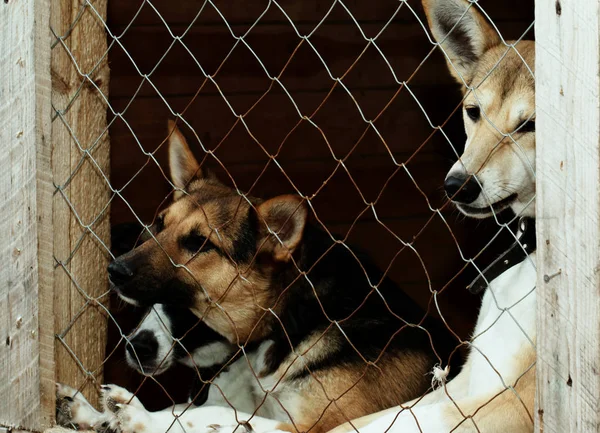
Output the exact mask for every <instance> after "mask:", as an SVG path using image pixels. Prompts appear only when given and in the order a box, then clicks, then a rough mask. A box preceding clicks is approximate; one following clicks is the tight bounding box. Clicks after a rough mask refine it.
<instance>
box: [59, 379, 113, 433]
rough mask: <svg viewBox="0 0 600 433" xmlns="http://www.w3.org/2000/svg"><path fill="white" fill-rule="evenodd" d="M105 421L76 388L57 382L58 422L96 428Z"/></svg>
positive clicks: (77, 426) (81, 427) (78, 427)
mask: <svg viewBox="0 0 600 433" xmlns="http://www.w3.org/2000/svg"><path fill="white" fill-rule="evenodd" d="M103 422H104V417H103V414H102V413H100V412H98V411H97V410H96V409H94V407H93V406H92V405H91V404H90V403H89V402H88V401H87V400H86V399H85V397H84V396H83V395H82V394H81V393H80V392H79V391H77V390H76V389H73V388H71V387H69V386H67V385H63V384H61V383H57V384H56V423H57V424H58V425H60V426H62V427H67V428H76V429H81V430H89V429H96V428H98V427H100V426H101V425H102V423H103Z"/></svg>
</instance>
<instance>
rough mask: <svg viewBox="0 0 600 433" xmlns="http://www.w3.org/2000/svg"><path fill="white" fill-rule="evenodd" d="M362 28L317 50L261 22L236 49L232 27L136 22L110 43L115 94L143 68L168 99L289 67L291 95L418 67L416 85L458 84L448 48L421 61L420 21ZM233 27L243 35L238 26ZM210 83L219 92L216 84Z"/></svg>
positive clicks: (335, 35)
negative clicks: (370, 40)
mask: <svg viewBox="0 0 600 433" xmlns="http://www.w3.org/2000/svg"><path fill="white" fill-rule="evenodd" d="M530 24H531V22H522V21H516V20H515V21H510V22H506V23H504V24H503V25H502V26H501V27H502V31H503V34H504V35H505V36H506V35H509V34H511V35H514V36H515V37H518V36H520V35H521V33H522V32H523V31H524V30H525V29H527V27H528V26H529V25H530ZM361 29H362V31H363V32H364V33H365V36H363V35H362V34H361V31H360V30H359V28H358V27H357V26H356V25H355V24H354V23H352V22H349V23H343V24H339V23H331V22H329V21H326V22H325V23H323V24H322V25H321V26H320V27H319V29H318V30H317V31H316V32H315V33H314V34H312V35H311V37H310V42H311V44H312V47H311V45H310V44H309V43H307V42H302V40H301V38H300V37H299V36H298V35H297V34H296V32H295V31H294V29H293V28H292V27H291V26H289V25H284V24H278V25H257V26H256V27H255V28H253V29H252V32H250V33H249V34H248V35H247V36H245V38H244V41H245V42H246V43H247V44H248V46H249V47H250V49H249V48H248V47H247V46H246V45H244V43H242V42H239V43H237V45H236V46H235V49H233V47H234V44H235V43H236V41H235V39H234V38H233V37H232V36H231V32H230V30H229V28H228V27H226V26H225V25H222V26H218V27H214V26H213V27H205V26H194V27H192V28H191V29H190V30H189V31H187V32H186V29H185V28H183V27H178V26H170V30H169V29H167V27H165V26H161V27H135V26H134V27H132V28H130V29H129V30H128V31H127V33H125V34H124V35H123V37H122V38H120V39H119V43H120V44H122V47H121V46H120V45H119V44H116V43H115V44H114V45H113V47H112V48H111V51H110V54H109V55H110V61H111V69H112V77H113V80H111V95H112V98H120V97H131V95H132V94H133V92H134V90H136V89H137V88H138V86H139V85H140V83H141V82H142V81H143V77H142V76H140V73H139V72H138V70H139V71H140V72H142V73H143V74H150V75H149V80H151V81H152V83H153V86H154V87H155V88H156V89H158V91H159V92H161V94H163V95H164V96H169V95H178V96H182V95H193V94H195V93H196V92H197V91H198V89H199V88H200V86H201V85H202V83H203V81H204V74H209V75H211V76H212V75H214V80H215V81H216V82H217V84H218V85H219V87H220V88H221V90H222V91H223V92H224V93H225V94H228V95H229V94H234V93H236V92H243V93H249V92H257V91H264V90H266V89H267V87H268V86H269V85H270V84H271V80H270V79H269V78H268V75H270V76H272V77H273V76H278V75H279V74H281V72H282V70H284V67H285V71H284V72H283V74H281V82H282V83H283V84H284V85H285V86H286V88H287V89H288V90H289V91H290V92H297V91H308V90H321V89H323V88H330V87H331V85H332V84H333V82H334V81H333V79H332V78H331V77H332V76H333V77H334V78H338V77H344V84H345V85H346V86H348V87H349V88H350V89H353V90H363V89H364V88H372V87H385V86H387V87H389V86H394V85H397V81H396V80H400V81H404V80H407V79H408V78H409V77H411V75H413V73H414V72H415V71H416V70H417V68H419V71H418V72H417V73H416V74H415V75H414V77H412V78H411V83H412V84H413V85H431V84H433V83H435V84H436V85H439V84H452V85H454V81H453V79H452V77H450V75H449V74H445V75H444V74H440V73H439V71H440V69H442V68H445V67H446V64H445V59H444V57H443V55H441V53H439V52H435V53H434V54H433V55H432V56H431V57H429V58H428V59H427V60H426V61H425V63H424V65H423V66H420V65H421V63H422V62H423V60H424V59H425V58H426V57H427V56H428V54H429V52H430V51H431V44H430V43H429V41H428V39H427V36H426V33H425V32H424V31H423V27H421V25H419V24H418V23H417V22H416V21H413V22H408V23H407V22H401V21H393V22H392V23H390V24H389V25H388V26H387V27H386V28H385V31H383V32H382V33H381V34H379V32H381V31H382V25H381V24H371V23H368V24H363V25H361ZM232 30H233V32H234V33H235V34H236V35H238V34H242V31H240V29H239V28H237V27H236V26H234V27H233V28H232ZM170 31H172V32H173V33H174V34H175V35H182V34H184V32H186V33H185V36H184V37H183V38H182V39H181V42H175V43H173V42H174V41H173V37H172V36H171V34H170ZM365 37H377V39H376V45H377V48H376V47H375V46H373V45H371V46H369V48H367V46H368V45H369V43H368V41H367V40H365ZM171 45H172V46H171ZM313 47H314V48H313ZM232 49H233V50H232ZM315 50H316V51H317V53H318V54H317V53H315ZM382 53H383V55H382ZM257 57H258V59H260V60H257ZM290 59H291V60H290ZM221 63H223V65H222V66H221ZM323 63H325V65H326V66H324V65H323ZM350 68H352V71H351V72H348V73H347V71H348V70H349V69H350ZM390 68H391V69H390ZM217 71H218V72H217ZM265 71H267V72H265ZM392 71H393V72H392ZM394 75H395V76H394ZM153 86H150V85H146V86H144V87H143V88H142V89H141V90H140V92H139V96H148V95H152V96H155V95H156V91H155V89H154V87H153ZM275 86H276V88H277V89H279V85H278V84H275ZM205 87H206V90H205V91H207V92H211V91H212V92H213V93H216V90H215V89H214V86H212V85H209V86H205Z"/></svg>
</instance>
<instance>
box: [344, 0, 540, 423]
mask: <svg viewBox="0 0 600 433" xmlns="http://www.w3.org/2000/svg"><path fill="white" fill-rule="evenodd" d="M423 4H424V7H425V11H426V13H427V18H428V21H429V26H430V28H431V31H432V33H433V36H434V38H435V39H436V40H437V41H438V42H439V43H440V45H441V47H442V49H443V50H444V53H445V55H446V58H447V60H448V65H449V68H450V72H451V73H452V75H453V76H454V77H455V78H456V79H457V80H458V81H459V83H461V84H462V85H463V88H464V93H465V100H464V123H465V128H466V132H467V137H468V138H467V143H466V146H465V151H464V153H463V155H462V156H461V157H460V159H459V161H458V162H457V163H456V164H454V166H453V167H452V169H451V170H450V172H449V173H448V176H447V177H446V180H445V188H446V192H447V194H448V196H449V197H451V198H452V199H453V201H454V202H455V204H456V205H457V207H458V209H460V210H461V211H462V212H463V213H464V214H466V215H469V216H472V217H476V218H484V217H488V216H491V215H493V214H494V213H496V212H499V211H501V210H503V209H506V208H508V207H510V208H512V210H513V211H514V212H515V213H516V214H517V215H518V216H528V217H533V216H535V210H534V209H535V203H534V198H535V174H534V157H535V134H534V131H535V119H534V117H533V116H534V110H535V99H534V78H533V76H532V71H533V65H534V43H533V42H532V41H522V42H519V43H518V44H516V45H515V49H516V51H515V49H512V48H509V47H507V45H505V44H504V43H503V42H502V40H501V39H500V37H499V36H498V34H497V33H496V31H495V29H494V28H493V27H492V26H491V25H490V24H489V23H488V22H487V21H486V20H485V18H484V17H483V16H482V14H481V13H480V12H479V11H478V7H477V5H476V3H471V2H468V1H467V0H423ZM509 43H510V42H509ZM534 264H535V253H533V254H531V255H529V256H528V257H527V258H525V260H524V261H522V262H521V263H519V264H517V265H515V266H513V267H511V268H510V269H508V270H507V271H505V272H504V273H502V274H501V275H499V276H498V277H497V278H496V279H494V280H493V281H492V282H491V284H490V285H489V287H488V288H487V291H486V293H485V296H484V298H483V301H482V306H481V310H480V312H479V317H478V320H477V325H476V328H475V331H474V333H473V337H472V339H471V346H470V353H469V356H468V359H467V362H466V364H465V365H464V366H463V368H462V370H461V372H460V373H459V374H458V375H457V377H456V378H454V379H453V380H451V381H450V382H448V383H447V384H446V386H445V387H442V388H440V389H438V390H436V391H434V392H431V393H429V394H427V395H425V396H424V397H423V398H421V399H416V400H413V401H410V402H408V403H405V404H403V405H401V407H400V406H398V407H395V408H392V409H389V410H386V411H383V412H380V413H377V414H373V415H370V416H367V417H363V418H359V419H357V420H355V421H352V422H351V423H349V424H346V425H344V426H341V427H339V428H337V429H335V430H334V432H335V433H343V432H353V431H355V430H357V429H358V430H359V431H360V432H361V433H381V432H391V433H413V432H414V433H417V432H423V433H447V432H450V431H452V432H480V433H493V432H498V433H506V432H510V433H526V432H532V431H533V408H534V394H535V346H534V345H535V339H536V328H535V308H536V300H535V291H534V289H535V284H536V272H535V266H534Z"/></svg>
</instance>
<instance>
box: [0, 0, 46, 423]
mask: <svg viewBox="0 0 600 433" xmlns="http://www.w3.org/2000/svg"><path fill="white" fill-rule="evenodd" d="M49 4H50V3H49V1H48V0H22V1H15V2H13V1H4V2H2V3H0V41H2V42H1V43H0V77H1V78H0V123H1V126H0V227H1V228H0V238H1V241H0V263H2V264H1V265H0V427H6V428H11V427H12V428H15V427H16V428H21V429H28V430H38V431H39V430H41V429H43V428H45V427H47V426H48V425H49V424H50V422H51V420H52V419H53V416H54V364H53V353H54V350H53V347H54V346H53V341H54V340H53V335H52V329H53V326H52V307H51V306H52V273H53V271H52V236H51V226H52V220H51V217H52V207H51V206H52V183H51V171H50V154H51V148H50V145H51V141H50V118H51V105H50V30H49Z"/></svg>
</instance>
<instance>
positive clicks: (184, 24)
mask: <svg viewBox="0 0 600 433" xmlns="http://www.w3.org/2000/svg"><path fill="white" fill-rule="evenodd" d="M204 3H205V2H204V1H203V0H189V1H179V2H175V1H167V0H154V1H152V5H153V7H151V6H150V4H148V3H144V2H143V1H142V0H128V1H118V0H113V1H111V2H109V9H108V23H109V27H110V29H111V32H112V33H113V35H114V36H118V40H114V41H113V43H112V47H111V49H110V52H109V62H110V68H111V82H110V103H111V106H112V108H113V110H114V111H115V112H116V113H120V114H119V115H117V116H114V119H113V123H112V126H111V129H110V136H111V141H112V150H111V157H112V159H111V164H112V170H111V179H112V182H113V186H114V187H116V188H123V190H122V194H123V196H124V197H125V200H126V201H127V202H128V204H126V203H125V202H124V201H122V200H121V199H120V198H118V197H117V198H116V199H115V201H114V202H113V204H112V223H113V224H117V223H120V222H126V221H132V220H133V219H134V217H133V214H132V212H131V210H130V208H129V206H131V208H132V209H133V211H134V212H135V213H136V214H137V215H138V216H139V217H140V218H142V220H144V221H146V222H149V221H151V220H152V217H153V215H154V213H155V211H156V209H157V207H158V206H159V205H160V204H161V202H162V201H163V200H164V199H165V197H167V196H168V194H169V191H170V189H169V184H168V183H167V182H166V180H165V178H164V176H165V174H166V173H167V164H166V149H165V146H163V145H162V143H163V141H164V140H165V138H166V135H167V129H166V120H167V118H173V112H176V113H181V114H182V116H183V117H184V118H185V120H186V121H187V122H188V123H189V124H190V125H191V126H192V128H193V131H192V130H190V129H186V128H185V127H184V128H183V132H184V134H185V135H186V136H187V137H188V140H189V142H190V144H191V146H192V147H193V148H194V151H195V152H196V154H197V155H198V157H200V158H203V157H206V158H205V164H206V165H207V166H209V167H211V168H213V169H214V170H215V171H216V172H217V173H218V174H219V176H220V178H221V179H222V180H223V181H225V182H228V183H230V184H233V182H235V185H237V186H238V187H239V188H240V189H241V190H245V191H248V190H251V192H252V193H253V194H254V195H258V196H263V197H270V196H273V195H276V194H282V193H289V192H295V191H300V192H301V193H302V194H304V195H309V196H310V195H312V194H315V193H316V195H315V197H314V199H313V200H312V204H313V207H314V210H315V213H316V216H317V217H318V218H319V220H320V221H321V222H322V223H323V224H324V225H325V226H326V227H327V228H328V229H329V230H331V231H334V232H336V233H340V234H341V235H342V236H347V237H348V240H349V241H350V242H353V243H355V244H358V245H360V246H361V247H363V248H364V249H366V250H368V251H369V252H370V253H371V254H372V255H373V256H374V258H375V260H376V261H377V262H378V264H379V265H380V266H381V267H382V268H388V267H389V275H390V276H391V277H392V278H393V279H394V280H395V281H397V282H398V283H399V284H401V285H402V287H403V289H404V290H405V291H406V292H407V293H409V294H410V295H411V296H412V297H413V298H414V299H416V300H417V301H418V302H419V303H420V304H421V305H423V306H426V305H427V304H428V302H429V301H430V299H431V294H430V290H438V291H440V290H442V289H443V290H444V291H443V292H442V293H441V295H440V296H439V303H440V306H441V309H442V312H443V313H444V316H445V318H446V319H447V320H448V323H449V324H450V326H452V328H453V329H454V330H455V331H456V332H457V333H458V334H459V335H461V336H463V337H465V336H467V335H468V333H469V331H470V329H471V328H472V325H473V321H474V319H475V316H476V314H477V309H478V303H479V299H478V298H477V297H474V296H472V295H470V294H468V293H467V291H466V290H465V289H464V287H465V285H466V284H467V282H468V281H470V280H471V279H472V277H473V276H474V275H475V272H474V270H473V269H471V268H468V269H466V270H465V271H464V272H462V273H461V268H462V267H463V265H464V261H463V260H462V259H461V258H460V253H459V250H458V248H457V243H458V245H460V247H461V249H462V251H463V253H464V255H465V256H466V257H472V256H473V255H474V254H476V253H477V252H478V251H479V250H480V248H481V247H482V246H483V245H485V244H486V243H487V242H488V241H489V240H490V239H491V236H492V235H493V233H495V232H496V231H497V227H496V226H495V224H494V223H492V222H489V221H486V222H478V221H473V220H465V219H464V218H462V217H460V216H459V214H458V213H457V211H455V210H453V209H451V208H450V207H447V208H446V209H445V210H444V211H443V215H444V217H445V220H446V221H447V223H448V225H449V227H447V226H446V224H445V223H444V221H443V220H442V218H440V217H439V216H438V215H435V214H434V213H433V212H432V211H431V210H430V208H429V206H431V207H433V208H438V207H440V206H442V205H443V204H444V203H445V200H446V199H445V196H444V194H443V190H442V187H441V186H442V182H443V179H444V176H445V174H446V172H447V170H448V169H449V167H450V166H451V164H452V163H453V161H454V160H455V159H456V157H455V154H454V151H453V150H452V146H451V145H450V144H449V143H448V140H447V139H446V138H445V137H444V135H443V134H442V133H440V132H439V131H438V132H435V130H434V129H432V127H431V125H430V123H429V121H431V123H432V124H433V125H440V124H443V123H444V122H446V121H447V125H446V127H445V128H444V131H445V133H446V135H447V137H448V138H449V139H450V140H451V141H452V143H453V144H454V146H455V148H456V150H457V151H458V152H459V153H460V151H461V149H462V143H463V142H464V133H463V131H462V124H461V119H460V111H459V112H458V113H457V114H454V115H451V114H452V112H453V110H454V109H455V108H456V107H457V105H458V104H459V102H460V93H459V90H458V86H457V85H456V84H455V83H454V82H453V81H452V79H451V78H450V76H449V74H448V73H447V70H446V65H445V62H444V59H443V57H442V55H441V54H440V53H438V52H437V51H436V52H434V53H433V54H431V55H430V56H429V57H428V58H427V56H428V54H429V53H430V51H431V49H432V45H431V44H430V43H429V41H428V39H427V36H426V34H425V32H424V30H423V28H422V26H421V24H419V22H418V21H417V19H416V18H415V16H414V15H413V13H412V12H411V11H410V9H409V7H408V6H410V8H412V9H413V10H415V12H416V13H417V14H418V15H419V17H421V19H422V20H423V22H425V21H424V15H423V13H422V10H421V7H420V2H419V1H416V0H411V1H409V2H408V4H405V5H404V6H403V7H402V8H401V9H400V10H399V11H398V13H397V14H396V15H395V17H394V19H393V20H391V21H390V18H391V17H392V16H393V15H394V12H395V11H396V9H397V8H398V4H399V2H398V1H397V0H378V1H364V0H347V1H345V2H344V4H345V5H346V7H347V8H348V9H349V10H350V11H351V12H352V16H353V17H354V19H355V20H356V21H357V22H358V23H359V24H360V28H361V29H362V31H363V32H364V33H365V36H366V37H367V38H374V37H376V36H377V39H376V44H377V47H378V49H377V48H375V47H374V46H373V45H371V46H368V43H367V41H366V40H365V39H364V37H363V36H362V35H361V32H360V30H359V28H358V27H357V25H356V23H355V22H354V20H353V19H352V18H351V17H350V15H349V14H348V12H346V10H345V9H344V8H343V7H342V6H341V5H339V4H337V5H336V6H334V7H333V9H332V11H331V13H330V14H329V15H328V17H327V18H326V19H325V20H324V22H323V23H322V24H321V25H319V26H318V28H317V29H316V30H315V27H316V26H317V25H318V24H319V23H320V21H321V20H322V18H323V16H324V15H325V14H326V13H327V11H328V10H329V9H330V8H331V4H332V3H333V1H325V0H286V1H279V2H278V3H279V4H280V5H281V6H282V7H283V8H284V10H285V11H286V13H287V15H288V17H289V19H291V20H292V21H293V22H294V24H295V25H296V27H297V31H298V32H299V33H300V34H302V35H307V34H309V33H311V32H312V34H311V37H310V43H311V44H312V46H314V48H315V49H316V50H318V52H319V54H320V58H319V56H317V55H316V54H315V51H314V50H313V48H312V47H311V46H310V44H309V43H308V42H307V41H302V40H301V38H300V37H298V35H297V34H296V30H295V29H294V28H293V27H292V25H291V24H290V23H289V21H288V17H286V16H285V15H284V14H283V13H282V12H281V11H280V10H279V9H278V8H277V7H276V6H275V5H271V7H270V8H269V9H268V10H267V11H266V12H265V13H264V14H263V12H264V11H265V8H266V6H267V5H268V4H269V1H268V0H244V1H242V0H227V1H216V2H215V4H216V5H217V7H218V8H219V10H220V12H221V14H222V16H223V17H224V18H225V20H226V22H227V23H225V22H224V20H223V17H221V16H220V15H219V14H218V13H217V12H216V11H215V9H214V8H213V7H212V6H211V5H210V4H206V5H205V6H204V9H202V7H203V5H204ZM479 4H480V5H481V6H482V7H483V8H484V9H485V10H486V11H487V12H488V14H489V16H490V17H491V18H492V19H493V20H494V22H495V24H496V25H497V27H498V29H499V30H500V31H501V33H502V34H503V36H504V37H505V38H506V39H513V38H518V37H519V36H521V34H523V33H524V32H525V31H526V30H527V29H528V28H529V27H530V25H531V23H532V20H533V1H532V0H527V1H523V0H504V1H502V2H499V1H495V0H480V1H479ZM201 9H202V12H201V13H199V12H200V10H201ZM198 14H199V15H198ZM261 14H262V16H261ZM260 16H261V18H260V20H258V18H259V17H260ZM257 20H258V21H257ZM232 32H233V34H235V35H236V36H242V35H246V36H245V37H244V40H243V41H239V42H237V44H236V39H235V38H234V37H233V36H232ZM174 36H176V37H177V39H175V38H174ZM532 37H533V32H532V31H529V33H528V34H527V38H532ZM109 42H110V41H109ZM380 51H381V52H380ZM381 53H383V56H382V54H381ZM257 58H258V59H259V60H260V61H259V60H258V59H257ZM425 58H427V60H425V61H424V59H425ZM323 62H324V63H325V64H326V65H327V68H328V69H329V72H328V71H327V69H326V68H325V66H324V65H323ZM388 63H389V65H388ZM390 66H391V68H392V69H393V71H394V74H395V77H394V74H392V72H391V70H390ZM266 71H268V74H269V75H271V76H278V77H279V80H280V81H281V83H282V84H283V86H285V89H286V90H285V91H284V90H283V89H282V86H281V85H280V84H278V83H277V82H273V81H272V80H270V79H269V77H268V75H267V72H266ZM415 71H417V72H415ZM329 73H331V75H332V76H333V77H343V86H342V85H340V84H336V83H335V82H334V81H333V80H332V79H331V78H330V76H329ZM141 74H146V75H147V78H144V77H142V75H141ZM206 75H210V76H211V77H212V79H211V80H209V79H206ZM396 79H398V80H400V81H408V80H409V84H408V88H402V86H401V85H400V84H398V83H397V82H396ZM213 81H214V82H213ZM215 83H216V84H215ZM292 100H293V102H292ZM417 100H418V103H417ZM357 105H358V106H359V107H360V109H361V110H362V116H364V118H366V119H367V120H374V125H375V128H373V127H371V126H369V125H368V124H367V123H366V122H365V121H364V120H363V118H362V116H361V114H360V112H359V110H358V109H357ZM232 111H233V112H235V113H236V114H237V115H243V121H242V120H241V119H240V118H239V117H236V116H235V115H234V114H233V112H232ZM423 111H425V112H426V113H427V115H425V114H424V113H423ZM298 112H300V113H301V115H303V116H308V117H310V119H311V121H312V122H314V123H315V124H316V125H318V128H316V127H315V126H313V125H312V124H311V123H310V122H308V121H307V120H301V118H300V115H299V114H298ZM428 119H429V120H428ZM204 150H206V151H209V150H210V152H211V154H210V155H209V154H207V153H205V152H204ZM150 154H152V156H153V157H152V158H151V157H150V156H149V155H150ZM268 154H272V155H277V157H276V160H277V162H278V164H275V163H273V161H271V162H269V161H270V160H269V156H268ZM334 155H335V157H336V158H339V159H343V160H344V165H343V166H342V165H340V164H339V163H338V162H336V160H335V159H334ZM154 158H155V159H156V161H157V162H158V165H157V163H156V162H155V160H154ZM394 160H395V161H396V162H398V163H405V164H406V168H407V169H408V171H409V172H410V176H409V174H408V173H407V172H406V171H405V169H404V168H403V167H398V166H397V165H395V164H394V162H393V161H394ZM278 165H279V166H278ZM411 176H412V177H411ZM371 202H376V204H375V209H376V215H375V214H374V213H373V212H372V210H371V209H368V208H367V205H366V204H365V203H371ZM363 211H364V212H363ZM350 228H351V230H350V231H349V229H350ZM399 239H402V240H403V241H405V242H413V243H412V246H413V247H414V250H413V249H411V248H407V247H404V248H403V245H402V243H401V242H400V240H399ZM506 239H507V237H506V236H504V237H500V238H499V240H498V241H497V242H495V243H494V244H493V245H491V247H490V250H491V251H490V253H489V254H488V257H489V256H491V255H493V254H494V253H497V252H498V251H501V249H502V247H503V245H504V244H505V243H506ZM415 250H416V251H417V252H418V255H417V254H416V253H415ZM419 256H420V257H419ZM421 260H422V263H421ZM457 274H458V277H457V278H454V277H455V276H456V275H457ZM115 356H117V357H120V356H122V355H121V354H120V353H118V354H116V355H115ZM115 365H117V364H115ZM119 368H122V367H119V366H116V367H115V368H113V369H111V368H110V363H109V366H108V367H107V376H109V377H110V372H111V371H116V370H118V369H119Z"/></svg>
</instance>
